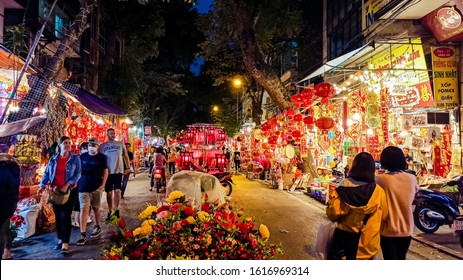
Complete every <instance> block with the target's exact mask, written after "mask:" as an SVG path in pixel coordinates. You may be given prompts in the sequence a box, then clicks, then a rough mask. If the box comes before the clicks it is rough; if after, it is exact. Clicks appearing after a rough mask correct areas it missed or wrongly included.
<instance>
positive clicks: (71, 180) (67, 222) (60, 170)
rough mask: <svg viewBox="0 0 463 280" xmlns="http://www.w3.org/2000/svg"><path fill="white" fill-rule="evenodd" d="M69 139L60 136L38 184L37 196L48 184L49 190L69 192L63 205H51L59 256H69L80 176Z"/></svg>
mask: <svg viewBox="0 0 463 280" xmlns="http://www.w3.org/2000/svg"><path fill="white" fill-rule="evenodd" d="M70 150H71V138H69V137H68V136H62V137H61V138H60V139H59V140H58V154H57V155H55V156H53V157H51V158H50V161H49V162H48V164H47V167H46V168H45V173H44V174H43V177H42V181H41V182H40V184H39V194H42V193H43V191H44V190H45V188H46V186H47V184H48V183H50V184H51V187H50V188H51V189H52V190H55V189H59V190H61V191H63V192H64V191H66V190H71V193H70V195H69V199H68V201H67V202H66V203H64V204H63V205H58V204H52V207H53V212H54V213H55V218H56V235H57V238H58V244H57V245H56V246H55V249H57V250H59V249H61V254H63V255H68V254H69V239H70V238H71V214H72V209H73V208H74V204H75V201H76V199H77V188H76V186H77V182H78V181H79V179H80V175H81V164H80V158H79V156H77V155H74V154H72V153H71V152H70Z"/></svg>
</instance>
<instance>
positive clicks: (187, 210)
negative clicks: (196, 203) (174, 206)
mask: <svg viewBox="0 0 463 280" xmlns="http://www.w3.org/2000/svg"><path fill="white" fill-rule="evenodd" d="M183 213H185V214H186V215H188V216H193V215H194V214H195V211H194V210H193V209H192V208H191V207H185V208H183Z"/></svg>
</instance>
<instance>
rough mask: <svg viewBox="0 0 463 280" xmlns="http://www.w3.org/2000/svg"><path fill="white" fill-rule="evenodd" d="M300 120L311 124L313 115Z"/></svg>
mask: <svg viewBox="0 0 463 280" xmlns="http://www.w3.org/2000/svg"><path fill="white" fill-rule="evenodd" d="M302 121H303V122H304V123H305V124H307V125H313V124H314V120H313V116H307V117H305V118H304V119H303V120H302Z"/></svg>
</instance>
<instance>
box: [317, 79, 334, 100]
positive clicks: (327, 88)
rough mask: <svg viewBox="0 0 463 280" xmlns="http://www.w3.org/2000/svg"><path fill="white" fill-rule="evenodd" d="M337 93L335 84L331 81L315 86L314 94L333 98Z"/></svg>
mask: <svg viewBox="0 0 463 280" xmlns="http://www.w3.org/2000/svg"><path fill="white" fill-rule="evenodd" d="M335 93H336V90H335V89H334V86H333V85H332V84H330V83H326V82H323V83H319V84H318V85H316V86H315V91H314V94H315V95H316V96H318V97H321V98H323V97H328V98H331V97H333V96H334V95H335Z"/></svg>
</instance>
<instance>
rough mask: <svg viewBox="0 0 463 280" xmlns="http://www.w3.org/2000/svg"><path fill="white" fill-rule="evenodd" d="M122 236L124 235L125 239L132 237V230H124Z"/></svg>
mask: <svg viewBox="0 0 463 280" xmlns="http://www.w3.org/2000/svg"><path fill="white" fill-rule="evenodd" d="M124 237H125V239H127V240H129V239H130V238H132V237H133V233H132V231H131V230H128V231H126V232H125V233H124Z"/></svg>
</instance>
